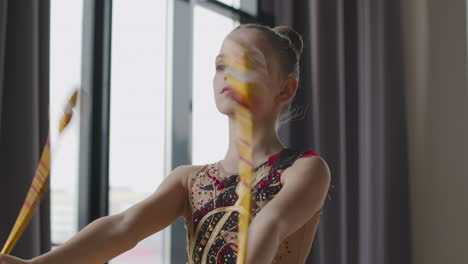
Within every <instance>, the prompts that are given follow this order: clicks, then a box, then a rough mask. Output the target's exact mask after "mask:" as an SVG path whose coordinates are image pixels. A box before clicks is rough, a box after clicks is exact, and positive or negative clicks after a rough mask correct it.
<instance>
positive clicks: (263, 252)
mask: <svg viewBox="0 0 468 264" xmlns="http://www.w3.org/2000/svg"><path fill="white" fill-rule="evenodd" d="M239 46H242V47H246V48H247V54H244V55H246V56H248V57H249V60H250V61H252V62H253V67H254V68H255V71H256V73H257V82H256V84H255V86H254V88H253V89H252V112H253V119H254V124H255V125H254V126H255V127H254V135H253V142H252V143H253V161H254V166H255V168H254V175H253V188H252V200H253V207H252V212H251V216H252V222H251V224H250V227H249V234H248V235H249V238H248V248H247V264H271V263H284V264H303V263H305V260H306V257H307V254H308V252H309V250H310V248H311V244H312V240H313V237H314V235H315V231H316V228H317V225H318V223H319V221H320V215H321V213H322V206H323V203H324V199H325V197H326V195H327V191H328V188H329V185H330V172H329V168H328V166H327V164H326V163H325V161H324V160H323V159H322V158H321V157H319V156H318V155H317V154H316V153H315V152H314V151H313V150H304V151H297V150H293V149H289V148H285V147H284V146H283V145H282V143H281V141H280V140H279V138H278V135H277V132H276V130H277V120H278V118H279V116H280V114H281V112H282V110H283V108H284V107H285V106H286V105H287V104H288V103H289V102H290V101H291V100H292V98H293V97H294V95H295V93H296V90H297V87H298V79H299V56H300V53H301V51H302V39H301V37H300V36H299V34H297V33H296V32H295V31H294V30H292V29H290V28H288V27H285V26H280V27H276V28H274V29H271V28H269V27H265V26H261V25H257V24H247V25H242V26H239V27H237V28H236V29H234V30H233V31H232V32H231V33H230V34H229V35H228V36H227V37H226V38H225V40H224V42H223V45H222V47H221V50H220V53H219V55H218V56H217V58H216V73H215V76H214V80H213V88H214V96H215V101H216V106H217V108H218V110H219V111H220V112H221V113H222V114H225V115H227V116H228V117H229V146H228V150H227V153H226V156H225V157H224V159H223V160H221V161H218V162H215V163H213V164H208V165H204V166H181V167H178V168H176V169H175V170H174V171H172V172H171V173H170V175H169V176H168V177H166V178H165V180H164V181H163V183H162V184H161V185H160V186H159V188H158V189H157V190H156V191H155V192H154V194H152V195H151V196H150V197H148V198H147V199H145V200H143V201H142V202H140V203H138V204H136V205H134V206H133V207H131V208H129V209H128V210H126V211H124V212H122V213H120V214H117V215H113V216H107V217H102V218H100V219H98V220H96V221H94V222H93V223H91V224H89V225H88V226H87V227H86V228H84V229H83V230H82V231H81V232H79V233H78V234H77V235H76V236H75V237H73V238H72V239H71V240H69V241H68V242H66V243H65V244H64V245H62V246H60V247H59V248H57V249H55V250H53V251H51V252H48V253H46V254H44V255H41V256H38V257H36V258H34V259H31V260H27V261H26V260H21V259H18V258H15V257H12V256H6V255H0V264H21V263H23V264H24V263H33V264H64V263H67V264H101V263H104V262H106V261H108V260H110V259H112V258H114V257H116V256H117V255H119V254H121V253H123V252H125V251H127V250H129V249H131V248H132V247H134V246H135V245H136V244H137V243H138V242H139V241H141V240H143V239H144V238H146V237H148V236H150V235H152V234H154V233H156V232H159V231H161V230H163V229H164V228H165V227H167V226H169V225H170V224H171V223H172V222H173V221H174V220H175V219H176V218H178V217H179V216H184V217H185V220H186V222H185V223H186V229H187V254H188V263H190V264H192V263H193V264H195V263H201V264H206V263H216V264H218V263H225V264H227V263H232V264H234V263H236V253H237V245H238V242H237V231H238V229H237V225H238V216H239V203H238V202H239V199H238V193H237V186H238V184H239V176H238V173H237V164H238V152H237V146H236V144H237V140H236V131H237V130H236V126H237V124H236V120H235V117H234V109H235V105H236V100H235V96H234V93H233V91H232V90H231V87H229V86H228V84H227V81H226V72H227V71H228V70H227V67H226V66H225V64H224V59H225V58H226V57H230V56H236V55H239V48H238V47H239ZM181 253H182V252H181ZM176 264H177V263H176Z"/></svg>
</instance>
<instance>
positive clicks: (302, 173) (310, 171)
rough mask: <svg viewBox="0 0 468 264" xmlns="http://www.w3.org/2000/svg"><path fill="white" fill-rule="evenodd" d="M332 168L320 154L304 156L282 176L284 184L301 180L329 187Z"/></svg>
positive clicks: (303, 182)
mask: <svg viewBox="0 0 468 264" xmlns="http://www.w3.org/2000/svg"><path fill="white" fill-rule="evenodd" d="M330 179H331V175H330V168H329V167H328V164H327V162H326V161H325V160H324V159H323V158H322V157H320V156H310V157H302V158H299V159H297V160H296V161H295V162H294V163H293V164H292V165H291V166H290V167H289V168H287V169H286V170H285V171H284V172H283V174H282V177H281V181H282V183H283V184H288V183H292V182H300V183H302V184H314V185H317V184H318V185H321V186H322V187H324V188H325V187H327V188H328V186H329V184H330Z"/></svg>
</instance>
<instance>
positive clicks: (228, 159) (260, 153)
mask: <svg viewBox="0 0 468 264" xmlns="http://www.w3.org/2000/svg"><path fill="white" fill-rule="evenodd" d="M275 125H276V121H275V120H271V121H268V120H262V121H260V122H259V121H257V122H255V127H254V134H253V140H252V146H253V154H252V156H253V165H254V166H258V165H260V164H261V163H263V162H264V161H266V160H267V159H268V157H270V156H271V155H273V154H276V153H278V152H280V151H281V150H282V149H283V148H284V146H283V144H282V143H281V141H280V139H279V137H278V134H277V133H276V130H275ZM237 129H238V128H237V122H236V121H235V120H234V119H233V118H231V117H229V145H228V150H227V153H226V156H225V157H224V160H222V161H221V162H222V166H223V167H224V168H225V169H226V170H227V171H229V172H237V167H238V160H239V158H238V157H239V154H238V151H237Z"/></svg>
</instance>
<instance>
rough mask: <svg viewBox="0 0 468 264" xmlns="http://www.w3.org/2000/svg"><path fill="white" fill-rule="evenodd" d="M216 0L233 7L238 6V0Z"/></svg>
mask: <svg viewBox="0 0 468 264" xmlns="http://www.w3.org/2000/svg"><path fill="white" fill-rule="evenodd" d="M217 1H218V2H221V3H223V4H226V5H230V6H232V7H235V8H239V7H240V0H217Z"/></svg>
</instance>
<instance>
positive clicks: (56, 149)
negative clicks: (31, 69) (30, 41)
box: [50, 0, 83, 245]
mask: <svg viewBox="0 0 468 264" xmlns="http://www.w3.org/2000/svg"><path fill="white" fill-rule="evenodd" d="M82 6H83V1H82V0H74V1H61V0H52V1H51V18H50V36H51V39H50V46H51V47H50V121H51V127H50V134H51V143H52V152H53V153H52V155H53V159H52V167H51V183H50V185H51V228H52V230H51V231H52V243H53V244H54V245H58V244H62V243H64V242H65V241H66V240H68V239H70V238H71V237H72V236H73V235H74V234H75V233H76V232H77V214H78V206H77V197H78V194H77V191H78V189H77V186H78V184H77V180H78V147H79V144H78V143H79V129H78V124H79V120H78V119H79V111H75V115H74V117H73V120H72V122H71V123H70V124H69V126H68V128H67V129H66V130H65V131H64V132H63V134H62V136H61V137H60V140H58V137H57V136H58V124H59V120H60V117H61V115H62V113H63V108H64V106H65V104H66V101H67V100H68V98H69V97H70V96H71V94H72V93H73V91H74V89H76V88H77V87H79V86H80V82H81V37H82V36H81V31H82V17H83V13H82Z"/></svg>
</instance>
